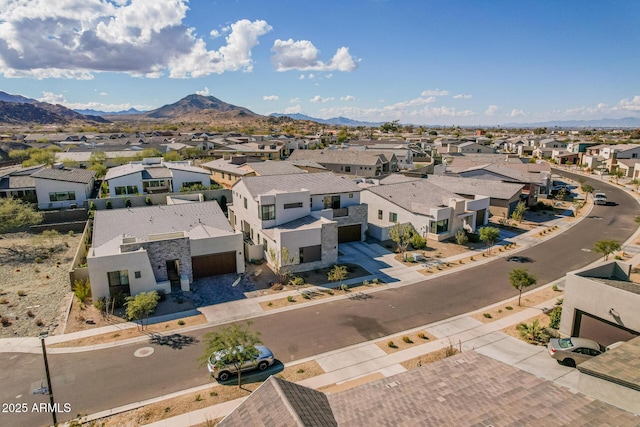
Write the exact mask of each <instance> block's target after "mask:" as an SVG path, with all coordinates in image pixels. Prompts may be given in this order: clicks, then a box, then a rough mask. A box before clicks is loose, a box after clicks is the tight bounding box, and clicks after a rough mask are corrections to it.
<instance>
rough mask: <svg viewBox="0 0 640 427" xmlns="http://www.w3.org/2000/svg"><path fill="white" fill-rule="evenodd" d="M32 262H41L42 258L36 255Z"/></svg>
mask: <svg viewBox="0 0 640 427" xmlns="http://www.w3.org/2000/svg"><path fill="white" fill-rule="evenodd" d="M33 262H35V263H36V264H40V263H41V262H42V258H40V257H36V259H34V260H33Z"/></svg>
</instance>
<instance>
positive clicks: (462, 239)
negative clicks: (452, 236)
mask: <svg viewBox="0 0 640 427" xmlns="http://www.w3.org/2000/svg"><path fill="white" fill-rule="evenodd" d="M456 243H457V244H459V245H466V244H467V243H469V237H468V236H467V233H466V232H465V231H464V230H458V231H456Z"/></svg>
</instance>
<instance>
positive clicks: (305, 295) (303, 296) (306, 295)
mask: <svg viewBox="0 0 640 427" xmlns="http://www.w3.org/2000/svg"><path fill="white" fill-rule="evenodd" d="M302 298H304V299H311V297H310V296H309V294H307V293H304V294H302Z"/></svg>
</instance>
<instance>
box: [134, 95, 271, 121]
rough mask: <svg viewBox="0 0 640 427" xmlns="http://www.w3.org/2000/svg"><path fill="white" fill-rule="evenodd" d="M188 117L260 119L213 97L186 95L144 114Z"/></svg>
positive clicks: (160, 116) (147, 115)
mask: <svg viewBox="0 0 640 427" xmlns="http://www.w3.org/2000/svg"><path fill="white" fill-rule="evenodd" d="M189 115H209V116H210V115H213V116H229V117H232V116H238V115H240V116H243V117H255V118H257V117H260V115H259V114H256V113H254V112H253V111H251V110H249V109H247V108H244V107H238V106H237V105H233V104H229V103H226V102H224V101H221V100H219V99H218V98H216V97H214V96H204V95H198V94H191V95H187V96H185V97H184V98H182V99H181V100H179V101H177V102H174V103H173V104H168V105H164V106H162V107H160V108H157V109H155V110H152V111H149V112H147V113H145V114H144V116H145V117H149V118H163V119H178V118H181V117H184V116H189Z"/></svg>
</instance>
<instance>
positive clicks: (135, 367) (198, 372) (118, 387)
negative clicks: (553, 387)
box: [0, 170, 638, 425]
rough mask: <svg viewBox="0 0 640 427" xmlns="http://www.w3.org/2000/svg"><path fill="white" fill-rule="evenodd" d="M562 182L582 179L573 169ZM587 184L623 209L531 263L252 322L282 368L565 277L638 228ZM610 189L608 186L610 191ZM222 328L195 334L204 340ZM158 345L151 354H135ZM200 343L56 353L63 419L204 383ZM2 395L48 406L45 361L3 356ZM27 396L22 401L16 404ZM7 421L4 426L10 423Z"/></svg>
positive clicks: (627, 199) (494, 265)
mask: <svg viewBox="0 0 640 427" xmlns="http://www.w3.org/2000/svg"><path fill="white" fill-rule="evenodd" d="M554 173H558V174H561V175H565V176H568V177H570V178H573V179H575V180H577V179H578V178H579V176H577V175H573V174H570V173H568V172H565V171H556V170H554ZM585 178H586V183H587V184H590V185H592V186H593V187H594V188H596V189H605V190H606V193H607V196H608V199H609V200H610V201H613V202H615V203H617V205H616V206H594V208H593V210H592V211H591V213H590V215H589V217H587V218H585V219H584V220H582V221H581V222H579V223H578V224H576V225H575V226H574V227H572V228H570V229H568V230H567V231H565V232H564V233H562V234H558V235H557V236H556V237H554V238H552V239H550V240H547V241H545V242H543V243H540V244H538V245H536V246H533V247H531V248H529V249H525V250H523V251H521V252H519V253H518V255H522V256H526V257H528V258H530V259H531V262H530V263H527V264H524V265H520V264H517V265H514V264H513V263H510V262H507V261H505V260H504V259H502V258H499V259H496V260H494V261H492V262H489V263H486V264H483V265H479V266H477V267H474V268H472V269H467V270H462V271H458V272H455V273H451V274H448V275H445V276H441V277H438V278H433V279H430V280H425V281H423V282H419V283H416V284H413V285H409V286H404V287H401V288H396V289H387V290H384V291H379V292H376V293H374V294H373V298H369V299H366V300H355V301H354V300H348V299H345V300H339V301H331V302H327V303H324V304H319V305H315V306H310V307H302V308H299V309H296V310H291V311H286V312H281V313H276V314H272V315H265V316H262V317H258V318H255V319H254V323H255V324H254V326H255V328H256V329H257V330H259V331H261V333H262V338H263V340H264V342H265V343H268V345H269V347H271V348H272V350H273V351H274V353H275V354H276V355H277V356H278V357H279V359H280V360H281V361H283V362H289V361H291V360H297V359H301V358H304V357H308V356H313V355H317V354H320V353H324V352H326V351H330V350H335V349H339V348H342V347H346V346H349V345H353V344H356V343H360V342H363V341H368V340H371V339H374V338H379V337H382V336H386V335H390V334H394V333H398V332H401V331H404V330H407V329H411V328H415V327H419V326H421V325H426V324H429V323H433V322H436V321H439V320H443V319H446V318H449V317H452V316H456V315H459V314H463V313H466V312H469V311H472V310H476V309H479V308H482V307H485V306H487V305H490V304H493V303H495V302H497V301H502V300H504V299H507V298H510V297H513V296H514V295H517V292H516V291H515V290H514V289H513V288H512V287H511V286H510V285H509V282H508V279H507V277H508V273H509V271H511V270H512V269H514V268H520V267H524V268H527V269H528V270H529V271H530V272H532V273H533V274H535V275H536V277H537V278H538V283H539V285H542V284H545V283H548V282H550V281H552V280H555V279H558V278H561V277H563V276H564V275H565V273H566V272H567V271H571V270H575V269H578V268H581V267H583V266H585V265H587V264H589V263H591V262H593V261H595V260H597V259H598V258H599V256H600V255H598V254H597V253H594V252H590V251H585V250H584V249H591V248H593V245H594V243H595V242H596V241H598V240H602V239H613V240H617V241H619V242H624V241H626V240H627V239H628V238H629V237H630V236H631V235H632V234H633V233H634V232H635V230H636V224H635V222H634V220H633V218H634V217H635V216H636V215H637V214H638V203H637V202H636V200H635V199H633V198H632V197H631V196H629V195H628V194H627V193H626V192H624V191H623V190H620V189H619V188H616V187H614V186H610V185H608V184H604V183H603V182H602V181H600V180H598V179H593V178H588V177H585ZM605 185H606V187H605ZM213 329H215V328H207V329H203V330H198V331H194V332H192V333H189V336H190V337H193V338H195V339H196V340H197V341H201V340H202V336H203V335H204V333H206V332H208V331H210V330H213ZM145 346H150V347H153V349H154V353H153V354H151V355H149V356H147V357H142V358H140V357H135V356H134V352H135V351H136V350H137V349H139V348H141V347H145ZM201 355H202V345H200V344H198V343H197V342H196V343H194V344H191V345H185V346H184V347H182V348H180V349H173V348H171V347H169V346H161V345H151V344H147V343H138V344H131V345H124V346H120V347H115V348H110V349H106V350H101V351H99V352H97V351H89V352H81V353H70V354H64V355H55V354H50V355H49V365H50V370H51V373H52V384H53V389H54V396H55V399H56V402H60V403H61V404H63V403H70V404H71V407H72V411H71V413H69V414H60V415H59V417H58V421H60V420H68V419H70V418H72V417H73V416H75V415H76V414H78V413H81V414H89V413H95V412H98V411H102V410H105V409H109V408H115V407H118V406H120V405H125V404H127V403H130V402H135V401H139V400H144V399H148V398H152V397H155V396H159V395H164V394H167V393H171V392H175V391H179V390H183V389H186V388H189V387H194V386H198V385H202V384H206V383H207V382H208V381H210V380H209V378H208V375H207V372H206V368H203V367H201V366H200V365H199V362H198V361H197V359H198V358H199V357H200V356H201ZM0 363H1V366H2V370H0V384H2V385H3V386H2V390H1V391H0V397H1V398H2V399H1V400H2V402H3V403H17V402H28V403H29V405H31V403H32V402H47V401H48V396H32V395H31V390H32V389H33V388H35V387H34V385H36V386H39V382H40V380H41V379H42V378H44V373H43V371H44V369H43V368H42V366H43V363H42V357H41V356H40V355H33V354H0ZM16 396H19V397H16ZM3 419H5V421H4V422H3ZM50 420H51V416H50V414H46V413H45V414H43V413H33V412H28V413H27V414H20V415H16V414H7V413H0V425H39V424H43V423H47V422H50Z"/></svg>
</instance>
